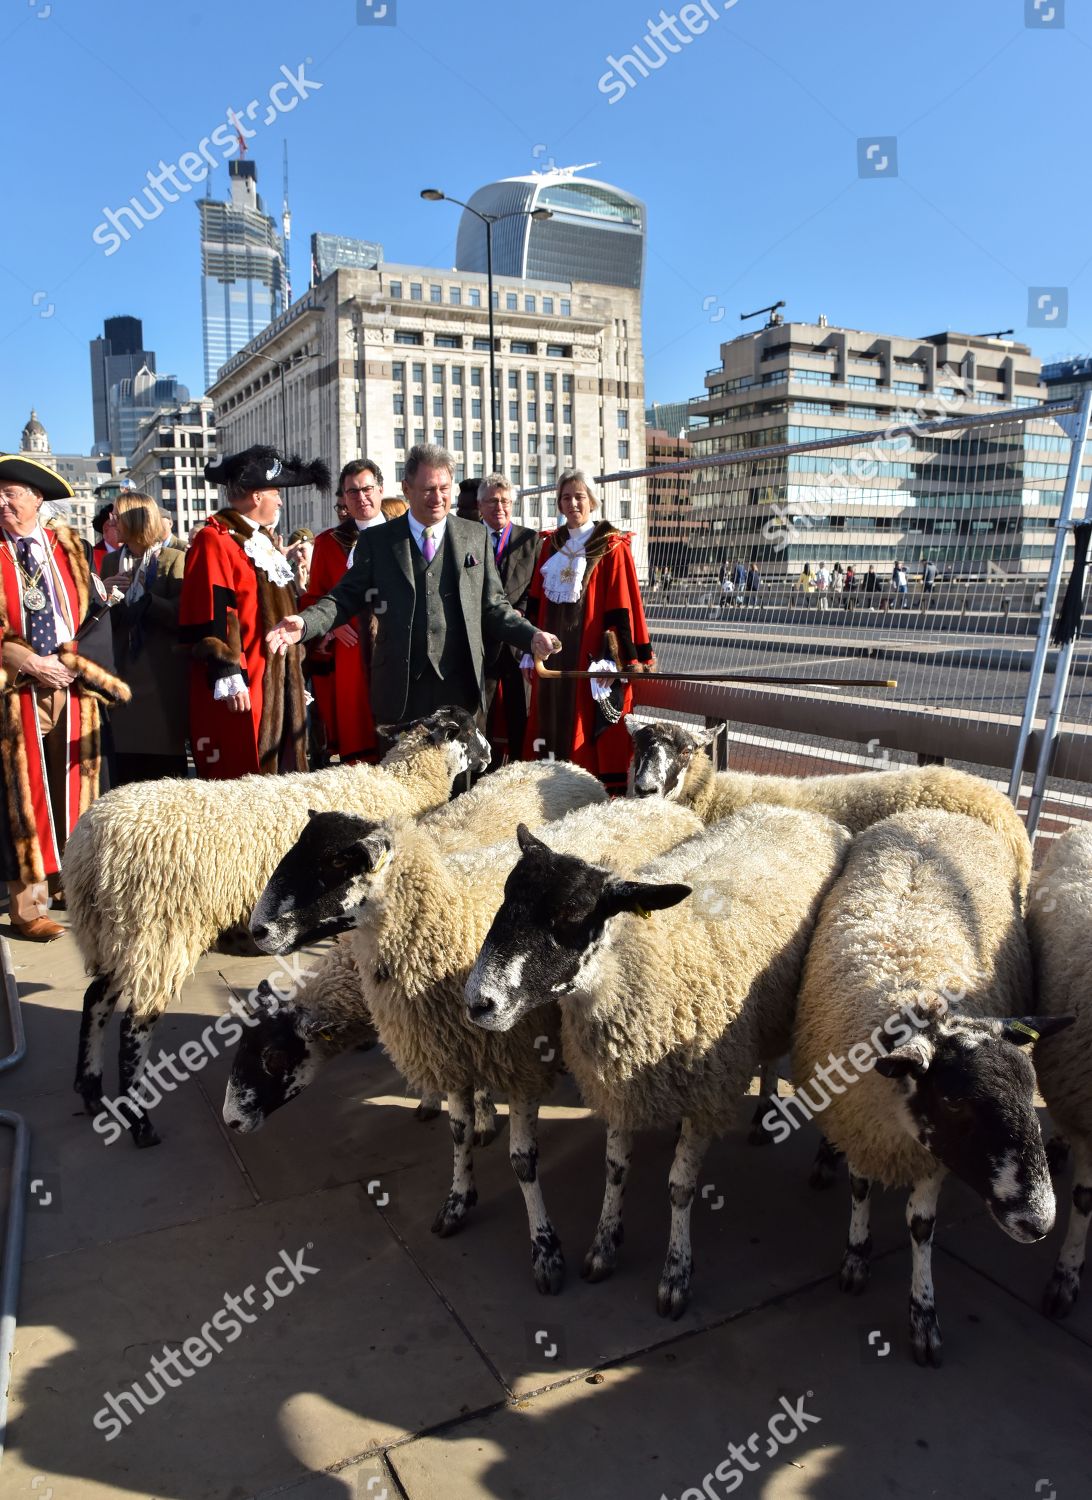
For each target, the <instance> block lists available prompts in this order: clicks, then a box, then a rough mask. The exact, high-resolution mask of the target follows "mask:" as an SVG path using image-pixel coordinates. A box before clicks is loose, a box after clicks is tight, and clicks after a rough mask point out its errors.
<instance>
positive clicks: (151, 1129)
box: [129, 1119, 160, 1150]
mask: <svg viewBox="0 0 1092 1500" xmlns="http://www.w3.org/2000/svg"><path fill="white" fill-rule="evenodd" d="M129 1134H130V1135H131V1136H132V1138H133V1145H134V1146H138V1147H140V1148H141V1149H142V1150H143V1148H144V1147H145V1146H158V1145H159V1144H160V1137H159V1132H158V1131H157V1130H156V1128H155V1126H154V1125H153V1124H152V1122H151V1120H146V1119H141V1120H134V1121H133V1123H132V1124H131V1125H130V1126H129Z"/></svg>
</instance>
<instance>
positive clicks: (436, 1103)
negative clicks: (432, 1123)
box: [413, 1089, 444, 1120]
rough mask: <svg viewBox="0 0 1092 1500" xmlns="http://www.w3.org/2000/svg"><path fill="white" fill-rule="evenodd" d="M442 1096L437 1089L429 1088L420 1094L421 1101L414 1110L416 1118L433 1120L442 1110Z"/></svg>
mask: <svg viewBox="0 0 1092 1500" xmlns="http://www.w3.org/2000/svg"><path fill="white" fill-rule="evenodd" d="M443 1107H444V1096H443V1095H442V1094H441V1093H440V1091H439V1089H429V1090H428V1091H427V1092H425V1093H423V1094H422V1095H421V1102H420V1104H419V1105H418V1106H417V1108H416V1109H415V1110H414V1112H413V1113H414V1118H415V1119H418V1120H435V1119H437V1118H438V1116H439V1115H440V1114H441V1113H442V1112H443Z"/></svg>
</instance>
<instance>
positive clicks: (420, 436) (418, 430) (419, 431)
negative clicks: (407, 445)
mask: <svg viewBox="0 0 1092 1500" xmlns="http://www.w3.org/2000/svg"><path fill="white" fill-rule="evenodd" d="M413 441H414V442H415V443H423V442H424V441H425V429H424V428H423V427H415V428H414V429H413Z"/></svg>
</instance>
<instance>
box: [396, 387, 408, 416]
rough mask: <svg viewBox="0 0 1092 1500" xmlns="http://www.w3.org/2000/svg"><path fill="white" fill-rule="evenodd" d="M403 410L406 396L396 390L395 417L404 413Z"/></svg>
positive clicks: (404, 410)
mask: <svg viewBox="0 0 1092 1500" xmlns="http://www.w3.org/2000/svg"><path fill="white" fill-rule="evenodd" d="M405 412H406V398H405V396H403V394H402V392H401V391H396V392H395V395H394V414H395V416H396V417H401V416H404V415H405Z"/></svg>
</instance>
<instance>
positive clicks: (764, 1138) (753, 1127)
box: [747, 1097, 774, 1146]
mask: <svg viewBox="0 0 1092 1500" xmlns="http://www.w3.org/2000/svg"><path fill="white" fill-rule="evenodd" d="M772 1108H773V1104H772V1102H771V1100H769V1099H766V1098H764V1097H760V1098H759V1101H758V1103H757V1105H756V1106H755V1112H754V1114H753V1115H752V1116H751V1124H750V1127H749V1129H748V1131H747V1144H748V1146H772V1145H773V1143H774V1138H773V1135H772V1133H771V1132H770V1131H769V1130H767V1129H766V1127H765V1125H763V1123H762V1121H763V1120H764V1118H765V1117H766V1115H768V1114H769V1112H770V1110H771V1109H772Z"/></svg>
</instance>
